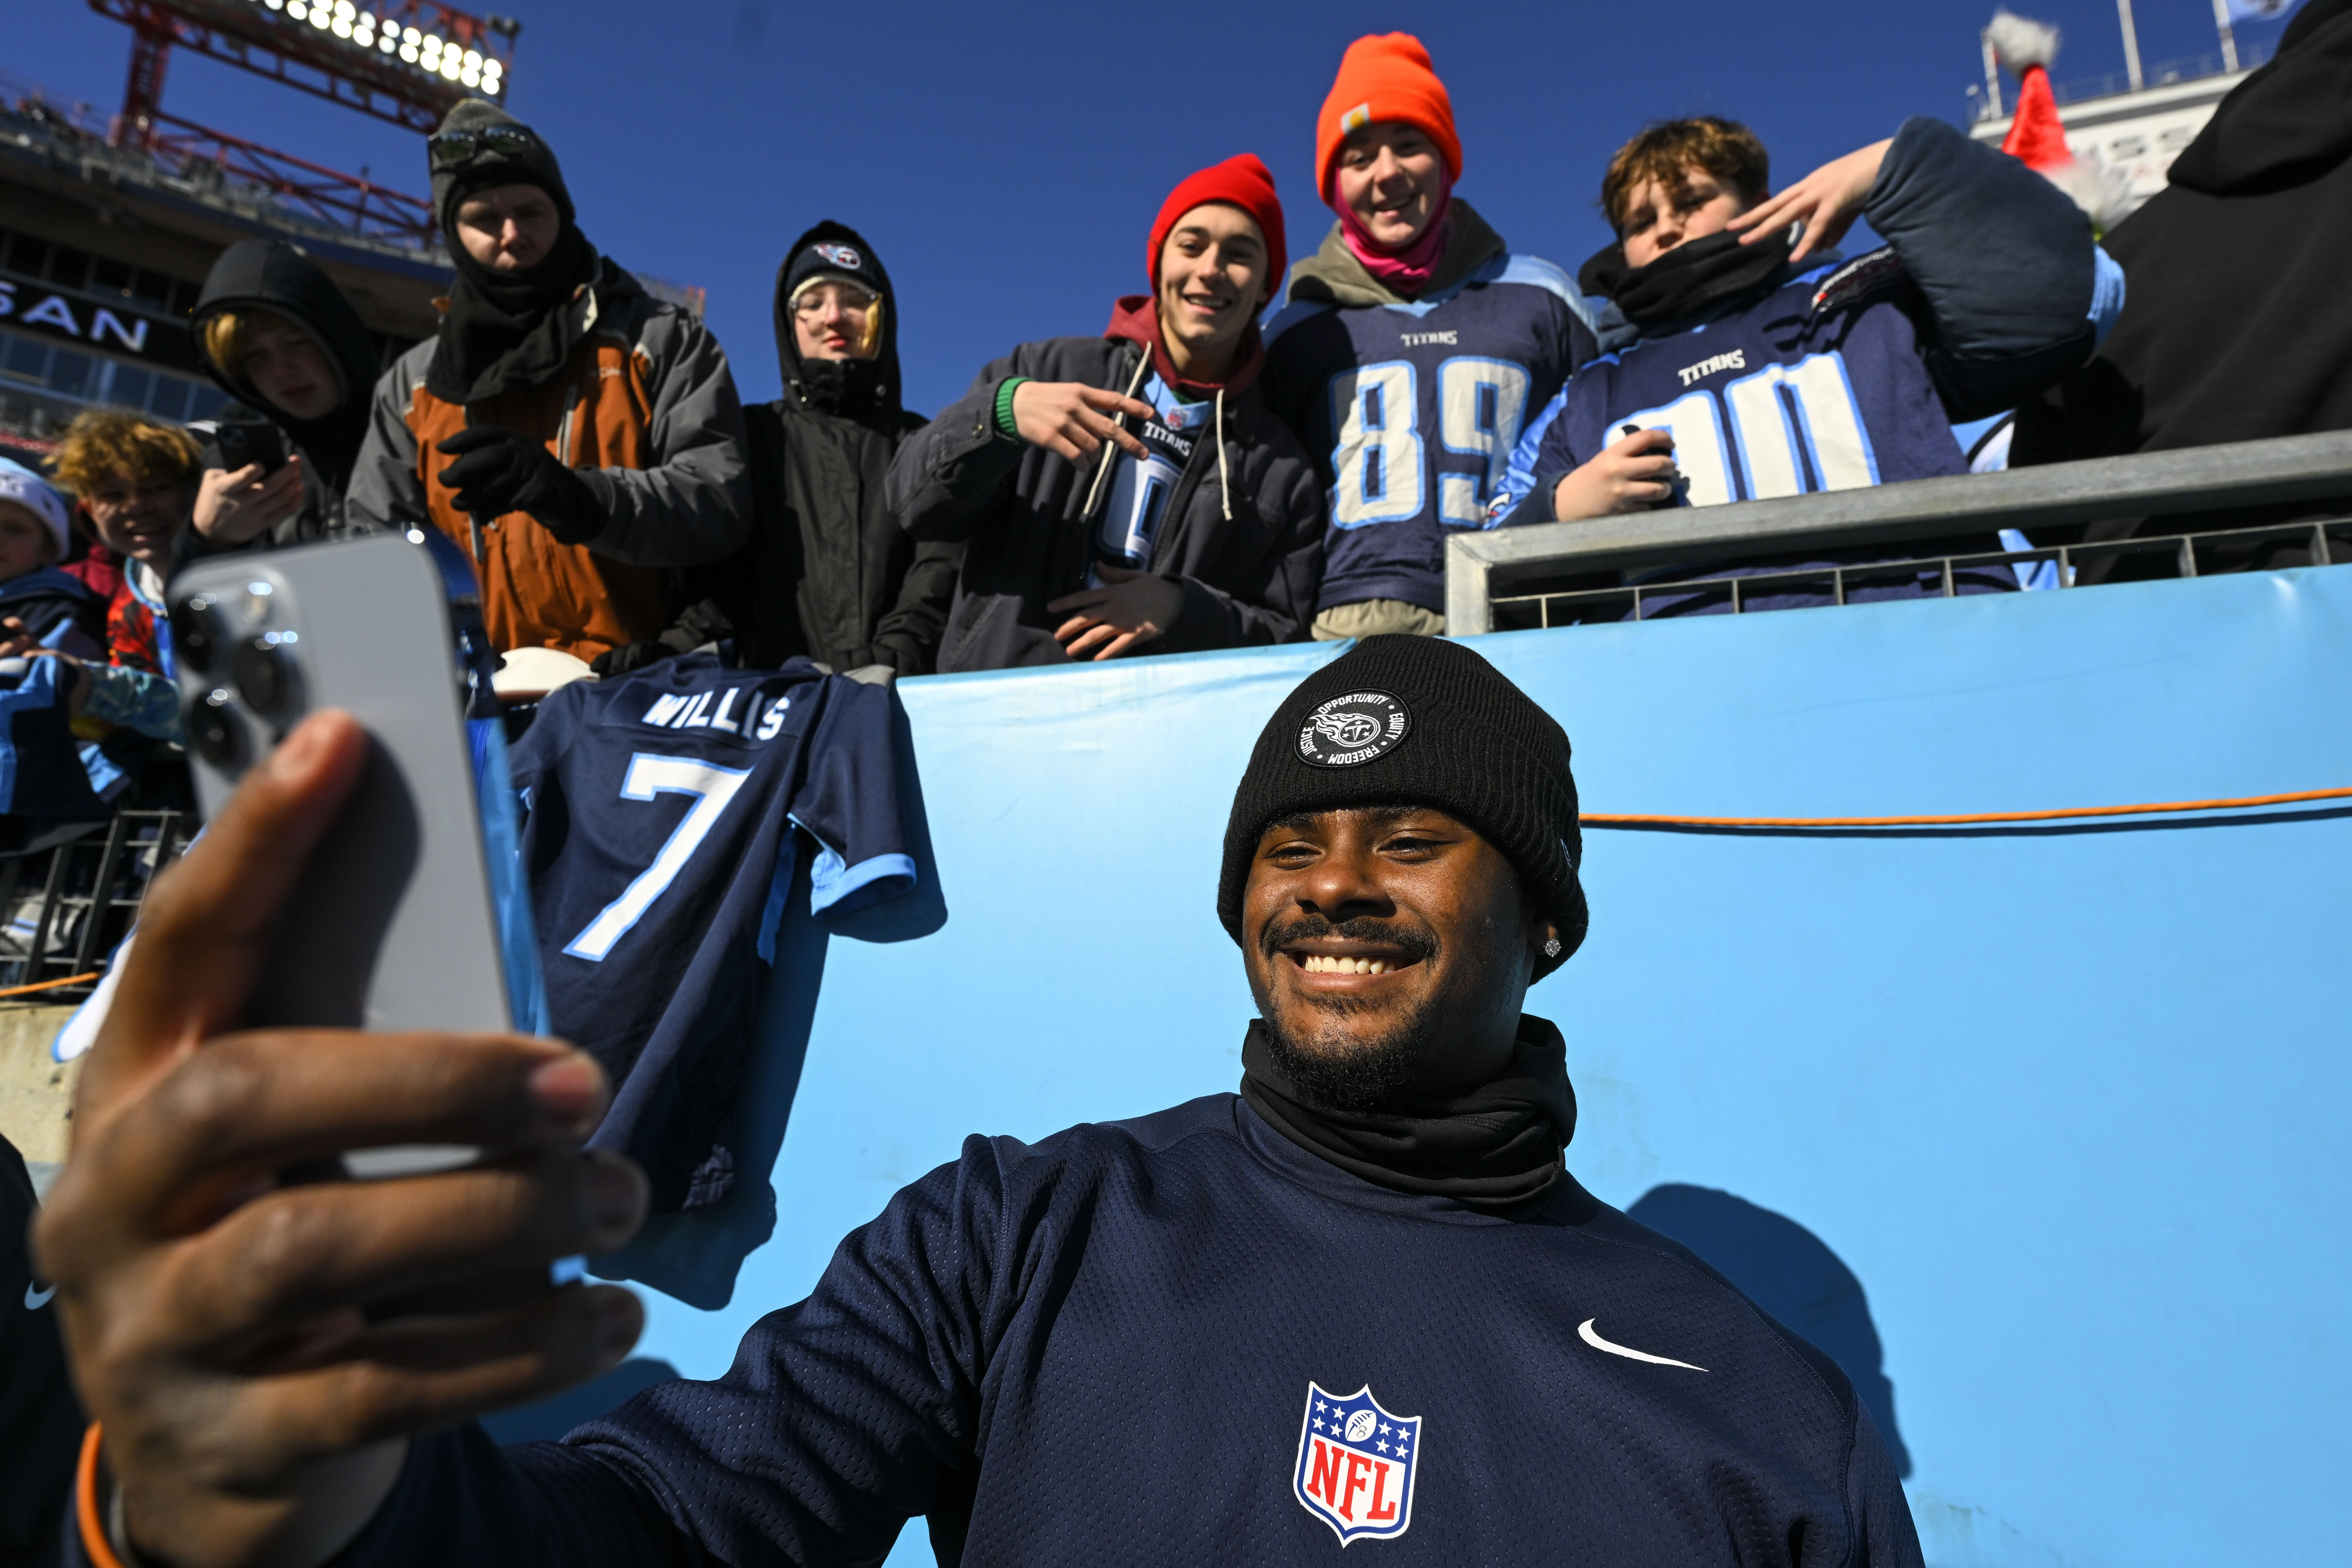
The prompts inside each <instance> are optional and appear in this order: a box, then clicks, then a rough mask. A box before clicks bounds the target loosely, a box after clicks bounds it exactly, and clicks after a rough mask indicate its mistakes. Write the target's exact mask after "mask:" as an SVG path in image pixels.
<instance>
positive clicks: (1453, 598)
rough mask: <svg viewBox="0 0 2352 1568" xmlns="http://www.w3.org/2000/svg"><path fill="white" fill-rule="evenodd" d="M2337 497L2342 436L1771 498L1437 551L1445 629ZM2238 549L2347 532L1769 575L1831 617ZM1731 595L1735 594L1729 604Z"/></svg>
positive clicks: (2142, 543)
mask: <svg viewBox="0 0 2352 1568" xmlns="http://www.w3.org/2000/svg"><path fill="white" fill-rule="evenodd" d="M2344 496H2352V430H2344V431H2328V432H2325V433H2323V434H2320V435H2315V436H2288V437H2279V438H2277V439H2274V440H2267V441H2244V442H2239V443H2236V444H2234V445H2231V446H2226V447H2192V448H2189V449H2187V450H2183V451H2174V452H2148V453H2142V454H2140V455H2138V456H2136V457H2129V458H2097V459H2095V460H2092V461H2089V462H2081V463H2056V464H2052V465H2050V466H2048V467H2046V468H2021V469H2017V470H2015V471H2013V472H2010V473H2001V474H1956V475H1953V476H1951V477H1949V478H1946V479H1914V480H1911V481H1909V482H1907V483H1904V484H1891V485H1880V486H1876V487H1874V488H1872V489H1854V490H1832V491H1829V492H1826V493H1822V494H1817V495H1804V496H1791V497H1789V498H1787V499H1785V500H1760V501H1739V502H1735V503H1733V504H1731V505H1728V506H1714V507H1698V508H1691V507H1683V508H1676V509H1674V510H1665V511H1648V512H1634V513H1631V514H1628V515H1624V516H1618V517H1603V518H1592V519H1589V520H1587V521H1580V522H1546V523H1533V524H1529V525H1528V526H1526V527H1522V528H1498V529H1495V530H1493V531H1486V532H1475V533H1473V532H1465V533H1456V534H1454V535H1452V536H1450V537H1449V538H1448V539H1447V541H1446V546H1445V625H1446V631H1447V633H1448V634H1449V635H1451V636H1454V637H1465V636H1475V635H1477V634H1480V633H1484V632H1489V631H1493V630H1495V629H1496V609H1497V607H1498V606H1499V605H1512V606H1518V607H1521V608H1522V609H1525V608H1528V607H1532V608H1534V609H1535V610H1536V611H1538V615H1537V616H1536V617H1534V618H1532V619H1528V624H1530V625H1538V624H1540V625H1549V624H1551V623H1552V620H1553V618H1554V616H1553V610H1554V608H1555V605H1557V607H1559V608H1561V609H1568V608H1570V607H1572V606H1573V605H1574V604H1575V603H1576V602H1577V601H1579V600H1580V598H1581V599H1582V600H1583V602H1585V603H1593V602H1594V601H1597V600H1600V599H1603V598H1609V597H1612V596H1613V597H1614V598H1616V599H1617V600H1619V601H1620V602H1621V603H1626V602H1634V601H1638V600H1640V599H1642V598H1643V597H1662V596H1664V595H1669V594H1671V595H1675V596H1676V597H1684V598H1686V597H1688V596H1690V595H1692V594H1694V593H1700V592H1706V593H1715V594H1731V593H1735V592H1736V593H1737V594H1738V595H1742V596H1745V595H1753V594H1755V593H1756V592H1757V591H1758V590H1759V588H1760V587H1762V586H1763V585H1764V584H1765V582H1766V579H1765V578H1763V577H1761V576H1760V575H1759V576H1748V577H1744V578H1740V579H1736V580H1717V581H1709V582H1707V583H1706V584H1694V583H1692V582H1690V581H1688V580H1685V581H1682V582H1679V583H1672V584H1668V583H1650V584H1633V583H1627V584H1623V585H1622V586H1611V587H1601V588H1593V587H1591V586H1589V585H1584V584H1579V585H1577V586H1575V587H1572V588H1571V587H1566V586H1561V587H1558V588H1552V587H1546V586H1544V584H1547V583H1548V582H1549V583H1557V582H1558V581H1559V580H1560V579H1566V578H1574V577H1578V576H1582V575H1587V574H1592V573H1596V572H1606V571H1618V572H1623V573H1627V574H1641V573H1646V572H1650V571H1654V570H1659V569H1664V568H1670V567H1685V568H1688V567H1736V566H1738V565H1739V564H1740V563H1742V562H1743V561H1745V562H1754V561H1758V560H1763V559H1769V558H1772V557H1778V558H1779V559H1781V560H1784V561H1785V560H1787V559H1788V558H1789V557H1790V555H1791V554H1792V553H1795V554H1797V556H1798V558H1799V559H1804V558H1805V555H1806V554H1807V553H1811V552H1822V551H1830V550H1838V549H1843V548H1846V547H1850V546H1857V545H1895V546H1900V545H1901V544H1903V543H1906V542H1912V541H1917V540H1948V539H1950V538H1951V537H1952V536H1953V535H1955V534H1974V535H1979V536H1981V535H1986V534H1990V533H1993V532H1995V531H1998V530H2000V529H2004V528H2014V529H2018V530H2021V531H2024V532H2025V533H2027V534H2028V535H2029V536H2031V534H2032V531H2034V530H2035V529H2037V528H2040V529H2053V528H2071V527H2075V526H2078V525H2081V524H2084V523H2092V522H2099V521H2105V520H2108V519H2114V518H2139V517H2163V516H2170V515H2176V514H2179V513H2181V512H2192V511H2195V512H2202V511H2216V510H2231V509H2238V508H2247V507H2260V506H2272V505H2276V504H2280V503H2292V502H2297V501H2319V500H2326V499H2328V498H2332V497H2344ZM2236 535H2244V536H2245V542H2263V540H2265V539H2271V538H2277V539H2289V538H2294V537H2300V538H2303V539H2306V540H2311V541H2313V542H2315V544H2320V545H2324V542H2325V540H2326V538H2329V537H2334V538H2338V539H2343V538H2352V524H2346V523H2344V522H2342V521H2328V522H2324V523H2319V524H2314V523H2313V522H2310V521H2301V522H2296V523H2293V524H2286V525H2275V526H2264V527H2261V528H2255V529H2251V530H2249V529H2223V530H2204V531H2199V532H2197V533H2195V534H2166V535H2153V536H2147V537H2143V538H2138V539H2132V540H2121V541H2115V542H2105V543H2099V544H2077V545H2072V546H2067V547H2063V548H2042V549H2035V550H2026V551H2014V552H1995V553H1980V554H1966V555H1956V554H1948V553H1937V554H1931V555H1924V556H1914V557H1904V556H1902V555H1901V554H1900V552H1899V550H1897V551H1895V552H1890V554H1891V555H1893V556H1894V557H1895V558H1894V559H1891V560H1889V561H1886V562H1880V563H1872V564H1870V565H1868V566H1847V567H1827V566H1824V567H1819V568H1808V569H1805V570H1803V571H1800V572H1796V573H1792V574H1779V575H1781V576H1783V577H1794V578H1799V579H1802V580H1804V581H1806V582H1811V583H1814V584H1830V585H1831V588H1832V594H1833V595H1834V598H1833V602H1835V603H1840V604H1843V603H1844V602H1845V589H1846V587H1847V585H1848V584H1850V583H1852V582H1855V581H1859V580H1861V579H1863V578H1865V577H1880V578H1884V577H1890V576H1897V575H1904V574H1924V573H1933V572H1940V573H1942V574H1944V576H1945V583H1946V591H1947V592H1949V591H1951V574H1953V573H1954V572H1956V571H1967V570H1969V569H1970V568H1977V569H1982V568H1984V567H1987V566H1997V565H2003V564H2015V563H2032V562H2037V561H2055V562H2057V563H2059V564H2060V568H2061V570H2060V574H2059V575H2060V579H2061V581H2062V582H2071V581H2072V572H2071V569H2072V567H2073V566H2074V564H2075V563H2080V562H2083V561H2085V560H2087V559H2090V558H2092V557H2094V556H2095V555H2097V554H2100V553H2128V552H2140V551H2148V550H2169V551H2172V552H2174V556H2175V560H2176V562H2177V563H2179V569H2180V571H2181V573H2182V574H2183V575H2194V574H2196V572H2197V570H2198V558H2197V552H2198V550H2199V549H2200V547H2202V546H2204V545H2205V544H2206V543H2207V542H2211V541H2217V540H2219V539H2221V538H2223V537H2225V536H2236ZM2314 559H2315V560H2321V559H2326V556H2325V554H2320V555H2315V557H2314ZM1732 581H1737V582H1738V583H1739V584H1740V586H1739V587H1738V589H1737V590H1734V589H1733V588H1732V586H1731V583H1732ZM1778 586H1780V587H1781V588H1783V589H1786V588H1787V587H1788V586H1790V584H1789V583H1788V582H1785V581H1784V582H1782V583H1780V584H1778ZM1514 590H1517V591H1516V592H1515V591H1514ZM1513 618H1515V619H1525V618H1527V617H1525V616H1517V617H1513Z"/></svg>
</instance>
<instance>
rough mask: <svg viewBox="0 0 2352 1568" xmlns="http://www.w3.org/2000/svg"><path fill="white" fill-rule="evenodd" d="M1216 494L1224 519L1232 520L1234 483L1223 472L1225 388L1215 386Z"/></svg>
mask: <svg viewBox="0 0 2352 1568" xmlns="http://www.w3.org/2000/svg"><path fill="white" fill-rule="evenodd" d="M1217 496H1218V499H1220V500H1223V502H1224V503H1225V521H1227V522H1231V521H1233V520H1234V483H1233V479H1232V478H1231V476H1229V475H1228V474H1227V473H1226V472H1225V389H1224V388H1223V387H1222V386H1221V387H1219V388H1217Z"/></svg>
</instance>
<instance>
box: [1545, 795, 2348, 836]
mask: <svg viewBox="0 0 2352 1568" xmlns="http://www.w3.org/2000/svg"><path fill="white" fill-rule="evenodd" d="M2346 799H2352V789H2306V790H2299V791H2297V792H2296V793H2294V794H2293V795H2240V796H2238V797H2237V798H2236V799H2234V800H2168V801H2164V802H2161V803H2159V804H2158V805H2070V806H2065V807H2062V808H2061V809H2059V810H2056V811H1979V812H1974V813H1971V814H1969V815H1968V816H1624V815H1622V814H1616V813H1607V812H1589V813H1587V814H1586V815H1585V816H1584V817H1583V818H1582V821H1583V822H1584V824H1585V825H1586V826H1591V827H1961V826H1968V825H1969V824H1971V823H1980V822H2055V821H2058V820H2060V819H2061V818H2064V817H2075V816H2151V815H2156V814H2159V813H2163V812H2168V811H2242V810H2245V809H2247V808H2249V807H2252V806H2257V805H2294V804H2296V803H2297V802H2300V801H2306V800H2346Z"/></svg>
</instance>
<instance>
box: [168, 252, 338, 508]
mask: <svg viewBox="0 0 2352 1568" xmlns="http://www.w3.org/2000/svg"><path fill="white" fill-rule="evenodd" d="M191 324H192V326H193V328H194V335H195V340H196V346H197V350H198V353H199V354H200V356H201V357H202V359H203V360H204V363H205V370H206V371H207V372H209V373H210V374H211V375H212V378H213V380H214V381H215V382H217V383H219V384H220V386H221V388H222V390H224V391H226V393H228V394H229V395H230V396H232V397H234V398H235V399H236V402H235V403H233V404H231V405H229V406H228V408H226V410H224V411H223V413H222V415H221V416H220V418H219V420H218V421H217V422H216V423H215V426H214V427H213V431H212V440H211V442H210V443H209V445H208V449H207V450H206V452H205V477H204V483H203V487H202V489H199V491H198V492H197V496H196V505H195V514H194V521H195V532H196V543H197V547H198V549H199V550H200V551H202V552H205V553H207V554H215V553H219V552H223V551H230V550H243V549H248V548H258V549H271V548H276V547H280V546H284V545H289V544H310V543H314V542H318V541H320V540H322V539H330V538H333V537H335V536H336V535H337V534H338V533H339V532H340V531H341V530H340V525H341V517H342V510H343V489H344V487H345V485H346V484H348V483H349V481H350V479H351V473H352V465H353V464H354V463H355V462H356V461H357V460H358V458H359V451H360V444H361V442H362V439H363V438H364V437H365V436H366V434H367V405H368V394H369V391H370V390H371V388H373V385H374V384H375V377H376V361H377V358H378V355H377V352H376V347H375V343H374V342H373V339H371V338H370V337H369V336H368V332H367V329H366V328H365V327H364V326H362V324H361V322H360V318H359V314H358V312H357V311H355V310H352V306H351V302H350V301H349V300H345V299H344V298H343V295H342V291H341V289H337V288H336V287H335V282H334V279H331V278H330V277H328V276H327V274H326V273H325V272H324V271H322V270H321V269H320V268H319V267H318V265H317V264H316V263H314V262H313V261H311V260H310V258H309V257H307V256H305V255H303V254H302V252H301V251H300V250H299V249H297V248H296V247H293V246H291V245H288V244H286V243H284V242H283V241H278V240H269V241H263V240H247V241H244V242H242V243H240V244H237V245H233V246H231V247H228V249H226V250H225V251H223V252H222V253H221V258H220V259H219V260H218V261H216V262H215V263H214V264H213V269H212V273H211V275H210V276H209V277H207V278H206V279H205V291H204V294H203V296H202V298H200V299H199V300H198V301H197V303H196V310H195V314H194V321H193V322H192V323H191Z"/></svg>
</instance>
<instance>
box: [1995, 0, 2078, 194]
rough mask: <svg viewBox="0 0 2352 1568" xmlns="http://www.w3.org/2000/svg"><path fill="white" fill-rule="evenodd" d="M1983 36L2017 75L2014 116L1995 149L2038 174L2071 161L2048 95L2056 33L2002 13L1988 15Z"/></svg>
mask: <svg viewBox="0 0 2352 1568" xmlns="http://www.w3.org/2000/svg"><path fill="white" fill-rule="evenodd" d="M1985 38H1986V40H1987V41H1988V42H1990V44H1991V45H1992V52H1993V55H1994V57H1995V58H1998V59H1999V60H2000V63H2001V64H2003V65H2005V66H2007V67H2008V68H2010V69H2011V70H2012V71H2015V72H2016V73H2017V81H2018V89H2017V116H2016V118H2015V119H2013V120H2011V121H2010V122H2009V134H2008V135H2007V136H2004V137H2002V138H2001V142H2000V150H2001V151H2002V152H2004V153H2008V154H2009V155H2010V156H2011V157H2012V158H2015V159H2017V160H2018V161H2019V162H2020V163H2023V164H2024V165H2025V166H2026V167H2027V168H2029V169H2032V170H2034V171H2036V172H2038V173H2041V174H2048V173H2049V172H2050V171H2051V170H2053V169H2055V168H2059V167H2062V166H2063V165H2064V164H2067V163H2073V162H2074V153H2071V152H2069V151H2068V150H2067V147H2066V127H2065V125H2064V123H2063V121H2060V120H2059V118H2058V100H2057V99H2056V98H2055V97H2053V95H2052V94H2051V91H2050V67H2051V64H2052V62H2053V61H2054V60H2056V59H2057V58H2058V29H2057V28H2055V27H2053V26H2051V25H2050V24H2049V23H2047V22H2033V21H2028V20H2027V19H2026V18H2025V17H2023V16H2012V15H2011V14H2010V13H2009V12H2007V11H1996V12H1994V13H1993V14H1992V25H1991V26H1989V27H1987V28H1986V29H1985Z"/></svg>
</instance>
